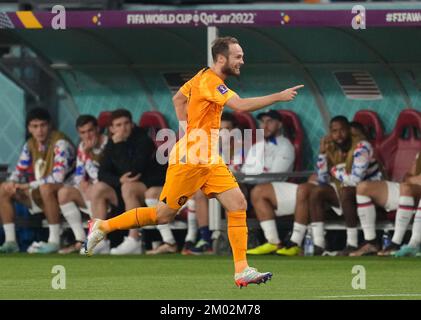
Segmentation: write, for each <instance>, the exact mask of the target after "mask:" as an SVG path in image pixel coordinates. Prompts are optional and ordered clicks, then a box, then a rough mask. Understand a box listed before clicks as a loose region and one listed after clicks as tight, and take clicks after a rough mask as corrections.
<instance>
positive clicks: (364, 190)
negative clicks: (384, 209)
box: [357, 181, 371, 196]
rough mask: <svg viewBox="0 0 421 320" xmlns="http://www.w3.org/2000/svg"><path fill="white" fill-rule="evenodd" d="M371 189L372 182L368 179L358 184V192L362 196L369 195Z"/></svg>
mask: <svg viewBox="0 0 421 320" xmlns="http://www.w3.org/2000/svg"><path fill="white" fill-rule="evenodd" d="M370 189H371V188H370V183H369V182H368V181H363V182H360V183H359V184H358V185H357V194H358V195H360V196H369V195H370Z"/></svg>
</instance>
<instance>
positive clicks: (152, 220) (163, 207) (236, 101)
mask: <svg viewBox="0 0 421 320" xmlns="http://www.w3.org/2000/svg"><path fill="white" fill-rule="evenodd" d="M243 56H244V54H243V50H242V48H241V46H240V45H239V43H238V40H237V39H235V38H232V37H224V38H218V39H216V40H215V42H214V43H213V45H212V57H213V61H214V64H213V65H212V67H210V68H204V69H202V70H200V71H199V72H198V73H197V74H196V75H195V76H194V77H193V78H192V79H190V80H189V81H188V82H187V83H185V84H184V85H183V86H182V87H181V89H180V90H179V91H178V92H177V93H176V94H175V96H174V97H173V102H174V106H175V110H176V114H177V117H178V119H179V120H180V121H187V131H186V134H185V135H184V136H183V137H182V139H180V140H179V141H178V142H177V144H176V145H175V146H174V148H173V149H172V151H171V154H170V159H169V161H170V162H169V166H168V170H167V175H166V180H165V185H164V188H163V190H162V193H161V196H160V202H159V204H158V206H157V207H156V208H135V209H133V210H130V211H127V212H125V213H123V214H122V215H120V216H117V217H115V218H113V219H109V220H106V221H103V220H94V221H92V223H91V227H90V233H89V235H88V238H87V241H86V244H85V248H86V252H87V254H88V255H90V254H91V253H92V250H93V248H94V247H95V246H96V245H97V244H98V243H99V242H100V241H101V240H102V239H103V238H104V237H105V236H106V234H107V233H109V232H112V231H114V230H118V229H130V228H133V227H140V226H144V225H151V224H163V223H168V222H170V221H172V220H173V219H174V217H175V216H176V214H177V212H178V210H179V209H180V207H182V206H183V205H184V204H185V203H186V201H187V200H188V199H189V198H190V197H191V196H193V194H194V193H195V192H196V191H197V190H199V189H201V190H202V191H203V192H204V193H205V194H206V195H207V196H208V197H211V196H215V197H216V198H217V199H218V200H219V201H220V202H221V204H222V206H223V207H224V208H225V210H226V212H227V220H228V238H229V242H230V244H231V248H232V251H233V258H234V269H235V275H234V280H235V283H236V285H237V286H239V287H242V286H247V285H248V284H250V283H261V282H266V281H267V280H268V279H270V278H271V277H272V273H270V272H264V273H260V272H258V271H257V270H256V269H254V268H251V267H249V266H248V263H247V257H246V251H247V224H246V208H247V203H246V200H245V198H244V195H243V194H242V193H241V191H240V188H239V186H238V184H237V182H236V180H235V178H234V176H233V175H232V173H231V172H230V171H229V170H228V168H227V166H226V165H225V164H224V163H223V160H222V158H221V157H220V156H219V152H218V149H217V145H218V139H219V128H220V120H221V113H222V110H223V107H224V105H227V106H228V107H230V108H232V109H234V110H239V111H255V110H258V109H261V108H263V107H266V106H268V105H271V104H273V103H275V102H280V101H291V100H293V99H294V97H295V96H296V95H297V91H296V90H297V89H299V88H301V87H302V85H299V86H296V87H293V88H289V89H286V90H284V91H281V92H277V93H274V94H271V95H267V96H262V97H256V98H245V99H243V98H240V97H239V96H238V95H237V94H236V93H234V92H233V91H231V90H230V89H228V88H227V86H226V85H225V83H224V80H225V79H226V78H227V77H228V76H231V75H233V76H239V75H240V68H241V66H242V65H243V64H244V61H243Z"/></svg>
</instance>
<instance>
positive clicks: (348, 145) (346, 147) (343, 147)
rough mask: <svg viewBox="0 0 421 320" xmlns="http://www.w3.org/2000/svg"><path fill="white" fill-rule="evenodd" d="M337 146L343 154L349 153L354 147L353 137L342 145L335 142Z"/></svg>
mask: <svg viewBox="0 0 421 320" xmlns="http://www.w3.org/2000/svg"><path fill="white" fill-rule="evenodd" d="M335 144H336V145H337V147H338V148H339V149H340V150H341V151H342V152H348V151H349V150H350V149H351V146H352V139H351V137H348V138H347V139H345V140H344V141H343V142H342V143H337V142H335Z"/></svg>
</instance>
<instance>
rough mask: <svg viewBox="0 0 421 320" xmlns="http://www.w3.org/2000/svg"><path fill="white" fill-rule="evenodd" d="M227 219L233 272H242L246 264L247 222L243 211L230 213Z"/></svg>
mask: <svg viewBox="0 0 421 320" xmlns="http://www.w3.org/2000/svg"><path fill="white" fill-rule="evenodd" d="M227 217H228V239H229V242H230V244H231V249H232V254H233V256H234V265H235V272H236V273H239V272H242V271H243V270H244V269H245V268H246V267H248V264H247V257H246V252H247V222H246V217H247V216H246V212H245V211H230V212H228V213H227Z"/></svg>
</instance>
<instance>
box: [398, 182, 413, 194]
mask: <svg viewBox="0 0 421 320" xmlns="http://www.w3.org/2000/svg"><path fill="white" fill-rule="evenodd" d="M399 191H400V195H401V196H412V193H413V192H412V186H411V185H410V184H409V183H406V182H403V183H401V184H400V185H399Z"/></svg>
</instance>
